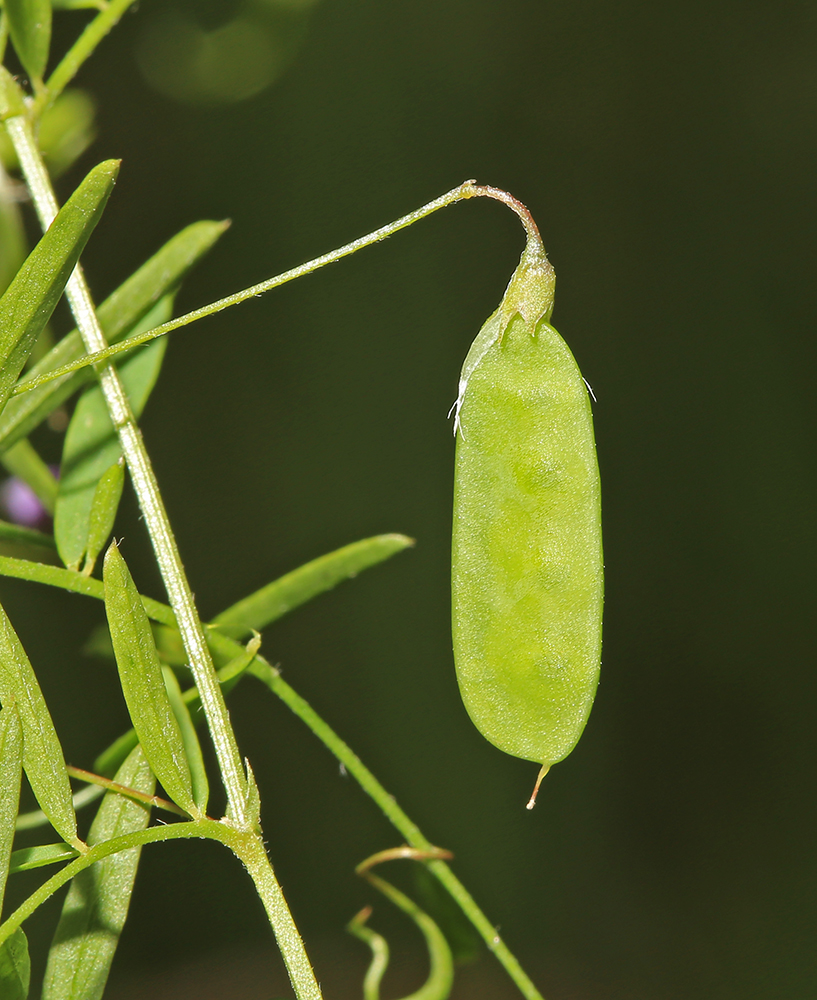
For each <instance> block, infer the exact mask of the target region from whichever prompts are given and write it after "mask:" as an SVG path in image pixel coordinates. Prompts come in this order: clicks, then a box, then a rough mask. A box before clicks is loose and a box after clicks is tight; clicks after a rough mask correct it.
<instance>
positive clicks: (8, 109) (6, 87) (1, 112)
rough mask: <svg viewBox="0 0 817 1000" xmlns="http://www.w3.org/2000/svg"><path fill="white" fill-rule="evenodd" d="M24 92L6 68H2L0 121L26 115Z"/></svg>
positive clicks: (0, 78) (0, 70)
mask: <svg viewBox="0 0 817 1000" xmlns="http://www.w3.org/2000/svg"><path fill="white" fill-rule="evenodd" d="M25 110H26V106H25V103H24V98H23V92H22V90H21V89H20V86H19V84H18V83H17V81H16V80H15V79H14V77H13V76H12V75H11V73H9V71H8V70H7V69H6V67H5V66H0V121H5V120H6V119H7V118H13V117H14V116H15V115H22V114H25Z"/></svg>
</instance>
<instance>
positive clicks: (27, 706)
mask: <svg viewBox="0 0 817 1000" xmlns="http://www.w3.org/2000/svg"><path fill="white" fill-rule="evenodd" d="M0 702H2V704H3V707H4V708H5V707H6V706H8V705H10V704H16V705H17V711H18V712H19V714H20V725H21V727H22V731H23V769H24V770H25V772H26V776H27V777H28V781H29V784H30V785H31V789H32V791H33V792H34V796H35V798H36V799H37V802H38V803H39V805H40V808H41V809H42V811H43V812H44V813H45V814H46V816H48V819H49V822H50V823H51V825H52V826H53V827H54V829H55V830H56V831H57V833H58V834H59V835H60V836H61V837H62V839H63V840H64V841H65V842H66V843H68V844H71V845H72V846H74V847H77V848H79V849H80V850H82V849H84V847H85V845H84V844H83V843H82V841H81V840H79V838H78V837H77V817H76V814H75V812H74V804H73V802H72V800H71V784H70V782H69V781H68V772H67V771H66V769H65V760H64V758H63V755H62V747H61V746H60V741H59V737H58V736H57V732H56V730H55V729H54V723H53V722H52V721H51V715H50V713H49V711H48V706H47V705H46V703H45V698H44V697H43V693H42V691H41V690H40V685H39V683H38V681H37V677H36V675H35V673H34V670H33V668H32V666H31V663H30V662H29V659H28V657H27V656H26V653H25V650H24V649H23V647H22V644H21V642H20V640H19V639H18V638H17V633H16V632H15V631H14V629H13V628H12V625H11V622H10V621H9V620H8V616H7V615H6V612H5V611H4V610H3V608H2V606H0Z"/></svg>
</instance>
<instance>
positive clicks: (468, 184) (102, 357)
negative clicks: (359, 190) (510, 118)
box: [12, 181, 510, 396]
mask: <svg viewBox="0 0 817 1000" xmlns="http://www.w3.org/2000/svg"><path fill="white" fill-rule="evenodd" d="M479 190H480V189H477V188H475V187H474V182H473V181H465V182H464V183H463V184H460V185H459V186H458V187H455V188H453V189H452V190H451V191H448V192H446V194H443V195H440V197H439V198H435V199H434V201H430V202H429V203H428V204H427V205H423V206H422V208H418V209H415V211H413V212H409V214H408V215H404V216H402V218H399V219H397V220H396V221H395V222H390V223H389V224H388V225H387V226H381V227H380V229H375V230H374V232H372V233H368V234H367V235H366V236H360V237H358V239H356V240H352V242H351V243H347V244H345V246H342V247H338V249H337V250H332V251H331V252H330V253H325V254H322V255H321V256H320V257H315V258H314V259H313V260H309V261H307V262H306V263H305V264H299V265H298V266H297V267H292V268H290V269H289V270H288V271H283V272H282V273H281V274H276V275H275V276H274V277H272V278H267V279H266V280H265V281H261V282H259V283H258V284H257V285H251V286H250V287H249V288H245V289H243V290H242V291H240V292H234V293H233V294H232V295H227V296H226V297H225V298H223V299H217V300H216V301H215V302H211V303H210V304H209V305H206V306H201V307H200V308H199V309H193V310H192V311H191V312H188V313H184V314H183V315H182V316H177V317H176V318H175V319H171V320H168V322H167V323H162V325H161V326H157V327H154V328H153V329H152V330H146V331H145V332H144V333H139V334H136V335H135V336H133V337H127V338H126V339H125V340H122V341H120V342H119V343H118V344H114V346H113V347H108V348H106V349H105V350H101V351H97V352H95V353H93V354H87V355H86V356H85V357H83V358H78V359H77V360H76V361H72V362H71V363H70V364H67V365H63V366H62V367H61V368H54V369H52V370H51V371H49V372H45V373H44V374H43V375H39V376H34V377H29V378H27V379H23V380H22V381H21V382H19V383H18V384H17V385H16V386H15V387H14V389H13V390H12V395H13V396H18V395H20V393H23V392H28V391H29V390H31V389H36V388H37V387H38V386H40V385H44V384H45V383H46V382H52V381H53V380H54V379H57V378H62V376H63V375H68V374H70V373H71V372H75V371H78V370H79V369H80V368H85V367H87V366H88V365H95V364H99V363H100V362H101V361H107V360H108V359H109V358H112V357H115V356H116V355H117V354H121V353H122V352H123V351H131V350H133V348H134V347H139V346H140V345H141V344H147V343H148V342H149V341H151V340H155V339H156V338H157V337H164V336H165V334H167V333H171V332H172V331H173V330H178V329H179V328H180V327H183V326H188V325H189V324H190V323H195V322H196V320H199V319H204V318H205V317H206V316H214V315H216V313H220V312H222V311H223V310H224V309H229V308H230V306H237V305H240V304H241V303H242V302H246V301H247V299H254V298H258V296H259V295H263V294H264V292H269V291H270V290H271V289H273V288H278V287H279V285H285V284H286V283H287V282H288V281H292V280H294V279H295V278H301V277H303V276H304V275H306V274H311V273H312V272H313V271H317V270H319V268H322V267H325V266H326V265H327V264H334V263H335V262H336V261H339V260H342V259H343V258H344V257H348V256H350V254H353V253H356V252H357V251H358V250H362V249H363V248H364V247H368V246H371V245H372V244H373V243H379V242H380V241H381V240H385V239H386V238H387V237H389V236H392V235H393V234H394V233H397V232H399V231H400V230H401V229H405V228H406V227H407V226H410V225H412V224H413V223H415V222H418V221H419V220H420V219H424V218H425V217H426V216H428V215H431V214H433V213H434V212H437V211H439V210H440V209H441V208H445V207H446V206H447V205H453V204H454V203H455V202H457V201H462V200H463V199H465V198H471V197H476V196H477V194H478V193H479ZM486 190H487V189H486ZM491 190H493V189H491ZM508 197H510V195H509V196H508Z"/></svg>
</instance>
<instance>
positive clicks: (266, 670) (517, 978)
mask: <svg viewBox="0 0 817 1000" xmlns="http://www.w3.org/2000/svg"><path fill="white" fill-rule="evenodd" d="M222 638H224V637H221V636H219V639H218V641H221V640H222ZM211 641H212V640H211ZM227 641H228V642H231V641H232V640H229V639H228V640H227ZM247 672H248V673H250V674H252V675H253V676H254V677H255V678H257V679H258V680H260V681H261V682H262V683H263V684H265V685H266V686H267V687H268V688H269V689H270V691H272V693H273V694H275V695H276V696H277V697H278V698H280V699H281V701H282V702H283V703H284V704H285V705H286V706H287V708H289V709H290V711H292V712H293V713H294V714H295V715H297V716H298V718H299V719H300V720H301V721H302V722H304V723H305V724H306V725H307V726H308V727H309V729H311V730H312V732H313V733H314V734H315V736H317V737H318V739H319V740H320V741H321V743H323V745H324V746H325V747H326V748H327V749H328V750H330V751H331V752H332V754H334V756H335V757H336V758H337V759H338V760H339V761H340V763H341V764H343V766H344V767H345V768H346V770H347V771H348V773H349V774H351V775H352V777H353V778H354V779H355V780H356V781H357V783H358V784H359V785H360V787H361V788H362V789H363V790H364V792H366V794H367V795H368V796H369V797H370V798H371V799H372V800H373V801H374V802H375V803H376V804H377V805H378V806H379V807H380V809H381V810H382V811H383V813H384V814H385V815H386V817H387V818H388V819H389V821H390V822H391V823H392V825H393V826H394V827H395V829H397V830H398V831H399V832H400V833H401V834H402V835H403V836H404V837H405V838H406V842H407V843H408V844H410V845H411V846H412V847H416V848H418V849H419V850H422V851H428V850H434V846H435V845H434V844H432V843H431V841H430V840H429V839H428V838H427V837H426V836H425V835H424V834H423V832H422V830H420V828H419V826H417V824H416V823H415V822H414V821H413V820H412V819H411V818H410V817H409V816H408V815H407V814H406V813H405V812H404V811H403V810H402V809H401V808H400V806H399V805H398V804H397V801H396V800H395V798H394V796H393V795H390V794H389V793H388V792H387V791H386V789H385V788H384V787H383V786H382V785H381V784H380V782H379V781H378V780H377V778H375V776H374V775H373V774H372V772H371V771H370V770H369V769H368V767H366V765H365V764H364V763H363V761H362V760H361V759H360V758H359V757H358V756H357V754H356V753H354V751H353V750H352V749H351V747H349V745H348V744H347V743H344V741H343V740H342V739H341V738H340V736H338V734H337V733H336V732H335V731H334V730H333V729H332V728H331V726H329V725H328V724H327V723H326V722H324V720H323V719H322V718H321V717H320V716H319V715H318V713H317V712H316V711H315V710H314V709H313V708H312V706H311V705H310V704H309V703H308V702H307V701H305V700H304V699H303V698H302V697H301V696H300V695H299V694H298V692H297V691H295V690H294V689H293V688H291V687H290V686H289V684H287V682H286V681H285V680H284V679H283V678H282V677H281V675H280V674H279V673H278V672H277V671H276V670H274V669H273V668H272V667H271V666H270V665H269V664H268V663H266V662H265V661H264V660H263V659H262V657H260V656H258V657H256V658H255V660H254V661H253V662H252V663H251V664H250V666H249V669H248V671H247ZM424 864H425V865H427V866H428V869H429V871H431V872H432V873H433V874H434V875H435V876H436V878H437V879H438V881H439V882H440V883H441V884H442V885H443V886H444V887H445V888H446V889H447V890H448V893H449V894H450V895H451V897H452V898H453V899H455V900H456V901H457V903H458V904H459V906H460V908H461V909H462V911H463V913H464V914H465V915H466V917H468V919H469V920H470V921H471V923H472V924H473V925H474V927H475V928H476V930H477V931H478V932H479V934H480V936H481V937H482V939H483V941H484V942H485V944H486V945H487V947H488V948H489V950H490V951H492V952H493V953H494V955H496V957H497V959H498V960H499V962H500V963H501V964H502V966H503V967H504V968H505V971H506V972H507V973H508V975H509V976H510V978H511V979H512V980H513V982H514V983H515V984H516V986H517V988H518V989H519V992H520V993H521V994H522V996H523V997H525V1000H543V997H542V994H541V993H540V992H539V990H537V988H536V987H535V986H534V984H533V982H532V981H531V979H530V977H529V976H528V975H527V973H526V972H525V970H524V969H523V968H522V966H521V965H520V964H519V961H518V960H517V958H516V956H515V955H514V954H513V952H512V951H511V950H510V948H508V946H507V945H506V944H505V942H504V941H503V940H502V938H501V937H500V935H499V932H498V931H497V929H496V927H494V926H493V925H492V924H491V923H490V921H489V920H488V918H487V917H486V916H485V914H484V913H483V912H482V910H481V909H480V908H479V906H477V903H476V901H475V900H474V897H473V896H472V895H471V893H470V892H469V891H468V890H467V889H466V888H465V886H464V885H463V884H462V882H460V880H459V879H458V878H457V876H456V875H455V874H454V872H453V871H452V870H451V868H450V867H449V866H448V865H447V864H446V863H445V861H425V862H424Z"/></svg>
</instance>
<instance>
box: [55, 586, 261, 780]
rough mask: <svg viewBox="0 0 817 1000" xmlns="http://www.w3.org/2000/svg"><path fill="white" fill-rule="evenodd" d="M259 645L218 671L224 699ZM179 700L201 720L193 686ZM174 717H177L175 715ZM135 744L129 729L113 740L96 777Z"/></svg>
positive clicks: (110, 769) (251, 645) (100, 760)
mask: <svg viewBox="0 0 817 1000" xmlns="http://www.w3.org/2000/svg"><path fill="white" fill-rule="evenodd" d="M62 572H66V570H63V571H62ZM144 600H145V599H144V598H142V602H143V603H144ZM220 638H221V640H222V641H223V642H225V643H227V644H228V645H229V647H230V651H231V653H232V652H233V651H234V650H235V649H236V648H239V649H240V648H241V647H240V646H238V643H235V642H233V641H232V639H228V638H227V637H226V636H220ZM260 645H261V643H260V640H258V639H255V638H253V639H250V641H249V642H248V643H247V648H246V649H244V650H242V652H241V653H240V654H239V655H238V656H236V657H234V658H233V659H231V660H229V662H228V663H227V665H226V666H224V667H222V668H221V669H220V670H219V671H218V674H217V676H218V680H219V684H221V690H222V691H223V692H224V695H225V697H226V696H227V695H228V694H229V693H230V691H231V690H232V688H234V687H235V685H236V684H237V683H238V682H239V681H240V680H241V678H242V677H243V676H244V674H245V673H246V672H247V670H248V669H249V666H250V664H251V663H252V662H253V660H254V659H255V657H256V654H257V653H258V649H259V646H260ZM215 655H216V654H215V653H214V656H215ZM182 701H183V702H184V705H185V707H186V709H187V711H188V713H189V714H190V717H191V718H192V720H193V724H194V725H197V724H198V723H199V722H203V721H204V712H202V710H201V699H200V698H199V692H198V690H197V689H196V688H195V687H191V688H188V689H187V690H186V691H185V692H184V694H183V695H182ZM176 717H177V718H178V714H177V716H176ZM182 732H184V730H182ZM138 742H139V737H138V736H137V735H136V730H135V729H129V730H128V731H127V732H126V733H123V734H122V735H121V736H120V737H119V738H118V739H116V740H114V742H113V743H111V745H110V746H109V747H108V748H107V749H106V750H103V751H102V753H101V754H100V755H99V756H98V757H97V759H96V760H95V761H94V771H95V772H96V773H97V774H103V775H108V774H113V773H114V771H116V769H117V768H118V767H119V765H120V764H121V763H122V761H123V760H124V759H125V758H126V757H127V756H128V754H129V753H130V752H131V750H133V748H134V747H135V746H136V744H137V743H138Z"/></svg>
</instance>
